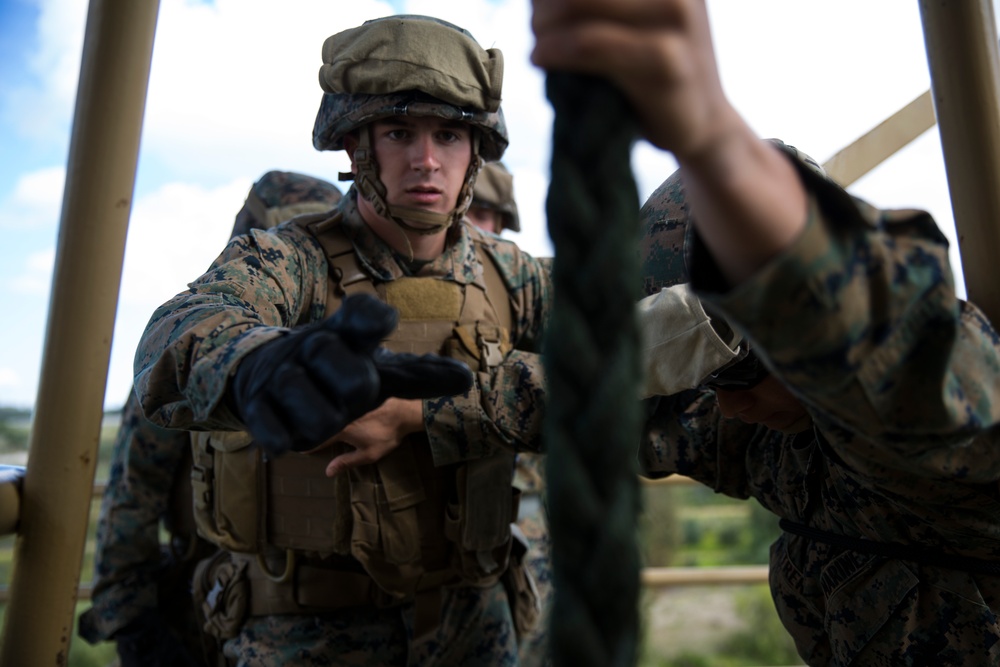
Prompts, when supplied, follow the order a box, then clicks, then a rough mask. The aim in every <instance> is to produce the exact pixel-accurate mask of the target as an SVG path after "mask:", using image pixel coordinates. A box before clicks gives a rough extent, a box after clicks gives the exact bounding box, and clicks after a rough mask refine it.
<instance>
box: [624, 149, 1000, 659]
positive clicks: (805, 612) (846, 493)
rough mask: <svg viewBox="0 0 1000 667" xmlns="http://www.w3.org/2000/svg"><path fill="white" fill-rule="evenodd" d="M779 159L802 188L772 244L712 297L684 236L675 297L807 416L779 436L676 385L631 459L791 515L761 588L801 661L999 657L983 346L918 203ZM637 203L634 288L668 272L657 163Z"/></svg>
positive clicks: (992, 333) (672, 183)
mask: <svg viewBox="0 0 1000 667" xmlns="http://www.w3.org/2000/svg"><path fill="white" fill-rule="evenodd" d="M790 152H791V153H792V154H793V155H794V154H795V151H794V150H792V151H790ZM795 164H796V165H797V166H798V170H799V172H800V175H801V178H802V180H803V182H804V183H805V185H806V187H807V189H808V190H809V191H810V193H811V198H810V208H809V218H808V222H807V226H806V229H805V230H804V232H803V233H802V234H801V236H800V237H799V238H798V239H797V240H796V241H795V243H794V244H793V246H792V247H791V248H790V249H788V251H787V252H785V253H783V254H782V255H780V256H779V257H776V258H775V259H774V260H772V261H771V262H770V263H768V264H767V265H766V266H764V267H763V268H762V269H760V270H759V271H758V273H757V274H756V275H754V276H753V277H752V278H751V279H749V280H748V281H746V283H744V284H741V285H740V286H738V287H737V288H734V289H730V290H728V291H727V290H726V289H725V288H724V286H723V285H722V284H721V279H720V277H719V275H718V273H717V272H716V270H715V269H714V266H713V264H712V261H711V259H710V258H709V256H708V254H707V252H705V251H704V249H703V246H701V245H700V241H699V240H698V239H697V237H696V235H692V238H693V240H692V241H690V242H689V246H688V247H690V248H692V250H691V251H690V255H691V257H690V266H691V267H692V274H691V276H692V284H693V286H694V287H695V290H696V291H698V292H699V293H700V294H701V295H702V298H703V299H705V300H706V301H707V302H708V303H710V304H711V305H714V306H715V307H716V308H719V309H721V310H722V312H723V313H724V314H725V316H726V317H727V318H729V319H730V321H732V322H735V323H738V325H739V326H740V327H741V328H742V329H743V330H744V333H746V334H747V336H748V337H749V339H750V340H752V342H753V344H754V346H755V349H756V350H757V351H758V352H759V353H760V356H762V357H763V358H764V361H765V363H766V364H767V366H768V367H769V368H770V369H771V370H772V371H773V372H774V374H775V375H777V376H778V377H780V378H781V379H782V380H783V381H784V382H785V383H786V384H787V386H788V387H789V388H791V390H792V391H793V392H794V394H795V395H796V396H797V397H798V398H799V399H800V400H801V401H802V402H803V404H804V405H805V406H806V407H807V409H808V411H809V413H810V415H811V416H812V419H813V425H814V427H813V428H812V429H811V430H807V431H805V432H804V433H800V434H797V435H794V436H786V435H782V434H781V433H778V432H775V431H770V430H768V429H766V428H765V427H763V426H758V425H752V424H745V423H743V422H741V421H739V420H726V419H724V418H723V417H722V416H721V414H720V413H719V410H718V407H717V405H716V402H715V398H714V395H713V393H712V391H710V390H707V389H702V390H693V391H687V392H681V393H678V394H675V395H673V396H665V397H660V398H658V399H654V401H655V403H654V409H653V411H652V413H651V417H650V419H649V421H648V423H647V425H646V429H645V436H644V442H643V445H642V447H641V451H640V460H641V465H642V467H643V469H644V470H645V472H646V473H647V474H649V475H650V476H657V477H658V476H663V475H667V474H671V473H679V474H684V475H688V476H691V477H693V478H695V479H697V480H699V481H701V482H702V483H704V484H706V485H708V486H710V487H711V488H713V489H715V490H716V491H718V492H720V493H724V494H726V495H729V496H733V497H736V498H749V497H753V498H756V499H757V500H758V501H759V502H760V503H761V504H762V505H763V506H764V507H766V508H768V509H769V510H770V511H772V512H774V513H775V514H776V515H778V516H779V517H781V518H782V520H783V522H792V523H783V528H785V532H783V534H782V535H781V537H780V538H779V539H778V540H777V541H776V542H775V544H774V545H773V546H772V549H771V562H770V584H771V591H772V594H773V598H774V602H775V605H776V607H777V611H778V614H779V616H780V617H781V619H782V622H783V623H784V625H785V627H786V628H787V629H788V631H789V632H790V633H791V635H792V637H793V638H794V640H795V643H796V646H797V648H798V651H799V653H800V654H801V656H802V657H803V659H804V660H805V661H806V662H807V663H808V664H809V665H833V666H838V667H847V665H856V666H861V665H864V666H865V667H867V666H870V665H885V666H889V665H892V666H898V665H913V666H916V665H936V666H940V665H952V666H958V665H996V664H1000V642H998V639H1000V624H998V621H997V615H996V614H997V612H998V611H1000V570H998V568H997V565H996V564H997V563H1000V538H998V536H1000V493H998V485H997V481H998V480H1000V453H998V444H1000V430H998V427H997V422H998V420H1000V401H996V400H993V397H992V394H993V393H995V390H996V387H997V386H1000V339H998V335H997V332H996V330H995V329H994V328H993V327H992V326H991V325H990V324H989V322H988V321H987V320H986V319H985V318H984V316H983V315H982V313H981V312H980V311H979V310H978V309H977V308H976V307H975V306H973V305H971V304H969V303H965V302H963V301H960V300H959V299H957V298H956V296H955V291H954V286H953V283H952V275H951V270H950V268H949V265H948V249H947V242H946V240H945V239H944V237H943V236H942V234H941V232H940V231H939V230H938V228H937V227H936V226H935V224H934V222H933V220H932V219H931V218H930V217H929V216H928V215H927V214H926V213H922V212H918V211H879V210H876V209H874V208H872V207H870V206H868V205H866V204H864V203H863V202H860V201H858V200H855V199H853V198H851V197H850V196H848V195H847V194H846V193H845V192H843V191H842V190H841V189H840V188H838V187H836V186H835V185H833V184H832V183H831V182H829V181H827V180H826V179H824V178H823V177H822V176H818V175H817V174H816V173H814V171H813V170H812V169H810V168H808V167H805V166H803V164H802V163H800V162H795ZM644 213H645V216H646V217H645V223H646V238H645V240H644V244H643V255H644V262H645V266H646V267H647V269H646V271H645V273H646V276H645V281H646V285H647V289H658V288H659V287H661V286H663V285H664V284H667V283H669V282H672V281H673V282H676V281H677V280H683V279H685V276H686V273H687V272H686V269H685V267H686V263H685V260H684V254H685V253H684V247H685V244H684V234H685V231H684V228H685V226H686V221H687V209H686V205H685V203H684V192H683V187H682V184H681V182H680V180H679V178H678V177H677V175H675V176H672V177H671V178H670V179H668V180H667V181H666V182H665V183H664V184H663V185H662V186H661V188H660V189H659V190H658V191H657V192H656V193H655V194H654V195H653V197H651V199H650V201H649V202H648V203H647V205H646V207H644ZM789 531H793V532H789ZM806 535H808V536H806ZM857 540H865V542H858V541H857ZM885 545H889V546H885ZM893 545H895V546H893ZM969 559H979V560H969Z"/></svg>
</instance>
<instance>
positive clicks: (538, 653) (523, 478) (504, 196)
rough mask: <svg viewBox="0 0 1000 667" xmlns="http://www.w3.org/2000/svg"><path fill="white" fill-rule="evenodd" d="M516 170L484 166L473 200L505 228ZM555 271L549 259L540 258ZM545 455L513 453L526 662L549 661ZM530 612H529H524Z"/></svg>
mask: <svg viewBox="0 0 1000 667" xmlns="http://www.w3.org/2000/svg"><path fill="white" fill-rule="evenodd" d="M513 180H514V179H513V176H512V175H511V174H510V172H509V171H508V170H507V168H506V167H505V166H504V165H503V163H501V162H491V163H489V164H486V165H485V166H484V167H483V170H482V172H481V173H480V174H479V177H478V178H477V179H476V186H475V189H474V190H473V193H472V206H480V207H483V208H487V209H492V210H495V211H497V212H498V213H499V214H500V220H501V229H499V230H497V233H500V232H502V231H503V230H504V229H509V230H511V231H514V232H519V231H521V220H520V216H519V215H518V210H517V200H516V199H515V197H514V182H513ZM539 263H541V265H542V266H543V267H544V268H545V269H546V271H548V272H550V273H551V270H552V267H551V259H539ZM544 461H545V459H544V456H543V455H541V454H532V453H528V452H519V453H518V455H517V458H516V459H515V467H514V486H515V487H517V488H518V489H520V491H521V503H520V508H519V511H518V515H517V527H518V529H520V531H521V534H522V535H523V536H524V538H525V539H526V540H527V542H528V551H527V553H526V554H525V555H524V561H525V564H526V565H527V568H528V571H529V572H530V573H531V577H532V580H533V582H534V584H535V589H536V591H537V596H538V603H537V604H538V611H539V612H540V613H538V614H537V615H535V614H532V615H531V619H530V621H528V619H526V622H525V624H524V625H525V627H524V629H522V630H520V631H519V635H518V646H519V649H518V655H519V657H520V664H521V665H522V667H533V666H534V665H543V664H547V663H548V632H547V630H548V610H549V606H550V604H551V601H552V563H551V560H550V556H549V528H548V523H547V521H546V518H545V505H544V495H543V491H544V490H545V468H544ZM526 615H527V614H526Z"/></svg>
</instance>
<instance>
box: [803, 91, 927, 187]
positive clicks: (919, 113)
mask: <svg viewBox="0 0 1000 667" xmlns="http://www.w3.org/2000/svg"><path fill="white" fill-rule="evenodd" d="M934 122H935V120H934V103H933V102H932V101H931V91H929V90H928V91H927V92H925V93H923V94H922V95H920V96H919V97H917V98H916V99H915V100H913V101H912V102H910V103H909V104H907V105H906V106H905V107H903V108H902V109H900V110H899V111H897V112H896V113H894V114H892V115H891V116H889V117H888V118H886V119H885V120H884V121H882V122H881V123H879V124H878V125H876V126H875V127H873V128H872V129H871V130H869V131H868V132H866V133H865V134H863V135H862V136H860V137H858V138H857V139H855V140H854V141H853V142H851V144H850V145H849V146H845V147H844V148H843V149H841V150H840V151H838V152H837V154H836V155H834V156H833V157H831V158H830V159H829V160H827V161H826V162H824V163H823V169H824V170H826V173H827V175H828V176H829V177H830V178H832V179H833V180H835V181H836V182H837V183H839V184H840V185H841V187H845V188H846V187H847V186H849V185H851V184H852V183H854V182H855V181H857V180H858V179H859V178H861V177H862V176H864V175H865V174H867V173H868V172H870V171H871V170H872V169H874V168H875V167H877V166H879V165H880V164H882V163H883V162H885V161H886V160H888V159H889V158H890V157H892V156H893V155H894V154H895V153H896V152H897V151H899V149H901V148H903V147H904V146H906V145H907V144H909V143H910V142H911V141H913V140H914V139H916V138H917V137H919V136H920V135H921V134H923V133H924V132H926V131H927V130H929V129H931V128H932V127H934Z"/></svg>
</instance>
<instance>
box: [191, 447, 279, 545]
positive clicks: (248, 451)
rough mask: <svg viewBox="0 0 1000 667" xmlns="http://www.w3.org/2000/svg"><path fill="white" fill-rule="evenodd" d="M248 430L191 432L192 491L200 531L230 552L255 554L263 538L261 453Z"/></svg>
mask: <svg viewBox="0 0 1000 667" xmlns="http://www.w3.org/2000/svg"><path fill="white" fill-rule="evenodd" d="M251 442H252V439H251V437H250V434H249V433H246V432H245V431H209V432H194V433H192V434H191V445H192V447H191V453H192V456H193V459H194V463H193V465H192V467H191V489H192V494H193V497H194V519H195V524H196V525H197V527H198V533H199V534H200V535H201V536H202V537H204V538H205V539H207V540H209V541H210V542H212V543H214V544H217V545H218V546H220V547H222V548H223V549H228V550H230V551H243V552H255V551H257V550H258V549H259V548H260V546H261V544H262V543H263V541H264V535H263V530H262V524H263V521H264V506H263V505H264V480H263V478H262V477H263V476H262V465H261V463H262V461H261V459H262V454H261V452H260V450H259V449H258V448H256V447H251V446H250V444H251Z"/></svg>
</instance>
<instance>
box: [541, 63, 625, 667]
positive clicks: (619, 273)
mask: <svg viewBox="0 0 1000 667" xmlns="http://www.w3.org/2000/svg"><path fill="white" fill-rule="evenodd" d="M546 86H547V94H548V97H549V100H550V101H551V103H552V106H553V108H554V109H555V112H556V118H555V124H554V128H553V143H552V181H551V184H550V186H549V195H548V201H547V204H546V212H547V215H548V224H549V234H550V236H551V237H552V242H553V245H554V247H555V251H556V252H555V261H554V266H553V281H554V285H555V303H554V308H553V314H552V321H551V323H550V324H549V326H548V327H547V334H546V340H545V358H546V361H545V364H546V366H545V368H546V373H547V377H548V387H549V389H548V395H549V400H548V408H547V416H546V426H545V437H546V446H547V451H548V461H547V462H546V477H547V482H546V483H547V493H548V510H549V520H550V526H551V528H550V531H551V533H550V534H551V536H552V565H553V584H554V585H553V588H554V591H555V597H554V601H553V609H552V617H551V621H550V642H551V644H550V650H551V652H552V657H553V661H554V664H555V665H567V666H569V665H572V666H573V667H581V666H586V665H594V666H595V667H598V666H599V667H615V666H619V665H621V666H625V665H632V664H634V663H635V659H636V645H637V637H638V628H639V619H638V604H637V602H638V595H639V555H638V547H637V546H636V540H635V531H636V517H637V514H638V508H639V488H638V479H637V476H636V464H635V459H636V448H637V445H638V442H639V424H640V421H639V400H638V381H639V360H638V359H639V357H638V327H637V324H636V322H635V302H636V300H637V298H638V285H639V271H638V267H637V248H638V230H639V222H638V219H639V215H638V206H639V197H638V193H637V191H636V186H635V181H634V180H633V178H632V170H631V165H630V153H631V148H632V144H633V141H634V138H635V136H636V130H635V124H634V120H633V119H632V113H631V111H630V110H629V108H628V106H627V104H626V102H625V100H624V98H623V97H622V96H621V94H620V93H619V92H618V91H617V90H616V89H614V88H612V87H611V86H610V85H609V84H608V83H607V82H605V81H602V80H596V79H592V78H589V77H584V76H579V75H568V74H549V75H548V79H547V83H546Z"/></svg>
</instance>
